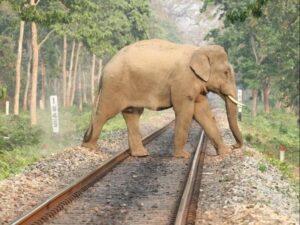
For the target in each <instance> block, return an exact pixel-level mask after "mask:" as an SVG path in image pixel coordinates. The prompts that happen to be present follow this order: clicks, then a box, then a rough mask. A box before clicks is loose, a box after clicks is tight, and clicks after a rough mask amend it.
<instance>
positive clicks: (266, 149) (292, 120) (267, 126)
mask: <svg viewBox="0 0 300 225" xmlns="http://www.w3.org/2000/svg"><path fill="white" fill-rule="evenodd" d="M241 125H242V130H243V133H244V137H245V140H246V141H247V142H248V143H250V144H251V145H253V146H255V147H256V148H257V149H258V150H259V151H261V152H263V153H264V154H266V155H267V156H269V157H271V158H275V159H277V158H279V146H280V145H284V146H285V147H286V148H287V152H286V160H287V162H288V163H290V164H293V165H295V166H299V164H300V163H299V151H300V150H299V127H298V125H297V117H296V116H295V115H294V114H292V113H286V112H283V111H280V110H274V111H272V112H271V113H270V114H268V115H267V114H259V115H258V116H257V117H255V118H252V117H251V115H250V112H248V111H245V112H244V113H243V121H242V123H241Z"/></svg>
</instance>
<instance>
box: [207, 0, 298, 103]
mask: <svg viewBox="0 0 300 225" xmlns="http://www.w3.org/2000/svg"><path fill="white" fill-rule="evenodd" d="M222 2H223V3H224V2H227V3H226V4H227V7H226V10H227V11H226V12H237V13H241V12H243V10H239V8H245V7H246V8H248V7H250V8H251V10H252V9H253V10H257V9H256V8H255V7H256V5H257V7H258V8H259V12H260V13H258V12H256V13H258V14H259V17H256V16H253V15H252V14H253V13H251V14H250V15H248V14H247V15H246V16H245V18H243V19H241V20H240V21H239V20H238V19H237V18H232V20H234V21H235V22H234V23H232V22H226V21H225V29H224V30H213V31H211V32H210V34H209V35H208V36H207V38H214V42H216V43H218V44H221V45H223V46H224V47H225V48H226V49H227V51H228V53H229V57H230V59H231V61H232V62H233V64H234V65H235V66H236V71H237V74H238V82H239V85H240V86H242V87H244V88H255V89H261V88H263V87H264V86H265V85H266V84H268V85H270V84H271V85H272V86H274V88H272V93H271V94H272V95H273V97H274V98H276V99H278V100H281V101H282V102H285V104H286V106H289V105H296V106H297V105H299V91H298V90H299V79H298V73H299V45H298V43H299V16H298V13H299V8H298V5H297V1H296V0H288V1H280V0H275V1H254V2H253V1H252V2H253V3H251V1H247V0H243V1H234V2H232V1H222ZM249 2H250V3H251V4H250V6H249ZM257 2H260V3H257ZM229 3H230V4H229ZM224 4H225V3H224ZM252 4H254V5H255V7H254V8H253V7H252V6H251V5H252ZM233 14H234V13H233ZM242 14H243V13H242ZM233 17H235V16H233ZM237 17H239V16H237ZM242 17H243V16H242Z"/></svg>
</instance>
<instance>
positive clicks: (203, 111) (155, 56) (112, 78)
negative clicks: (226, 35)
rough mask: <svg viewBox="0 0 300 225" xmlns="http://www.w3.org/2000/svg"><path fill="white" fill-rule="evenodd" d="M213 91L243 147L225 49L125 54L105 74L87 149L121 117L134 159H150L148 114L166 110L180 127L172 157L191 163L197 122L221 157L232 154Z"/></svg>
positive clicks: (166, 45) (131, 49)
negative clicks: (190, 137) (189, 145)
mask: <svg viewBox="0 0 300 225" xmlns="http://www.w3.org/2000/svg"><path fill="white" fill-rule="evenodd" d="M209 91H212V92H214V93H217V94H218V95H220V96H221V97H222V98H223V99H224V101H225V103H226V110H227V116H228V122H229V125H230V129H231V131H232V134H233V136H234V138H235V140H236V144H235V145H234V146H233V147H234V148H239V147H241V146H242V144H243V139H242V135H241V132H240V130H239V127H238V123H237V105H236V103H234V102H233V101H232V100H230V98H229V97H228V96H231V98H234V99H236V96H237V90H236V84H235V75H234V71H233V69H232V66H231V65H230V64H229V62H228V58H227V54H226V52H225V50H224V48H223V47H221V46H218V45H206V46H203V47H197V46H192V45H181V44H174V43H171V42H168V41H163V40H146V41H140V42H137V43H135V44H132V45H129V46H127V47H125V48H123V49H121V50H120V51H119V52H118V53H117V54H116V55H115V56H114V57H113V58H112V59H111V60H110V62H109V63H108V64H107V65H106V67H105V68H104V70H103V77H102V83H101V88H100V91H99V93H98V96H97V99H96V102H95V104H94V110H93V116H92V120H91V124H90V127H89V129H88V130H87V131H86V134H85V137H84V140H83V144H82V145H83V146H85V147H88V148H96V147H97V140H98V138H99V135H100V132H101V129H102V127H103V125H104V123H105V122H106V121H107V120H108V119H110V118H111V117H113V116H115V115H116V114H118V113H120V112H122V114H123V117H124V119H125V121H126V124H127V128H128V133H129V146H130V149H131V154H132V155H133V156H146V155H148V151H147V150H146V149H145V148H144V146H143V145H142V141H141V134H140V131H139V118H140V115H141V114H142V112H143V109H144V108H148V109H152V110H162V109H166V108H170V107H173V109H174V112H175V116H176V123H175V138H174V156H176V157H184V158H188V157H189V153H188V152H187V151H185V150H184V149H183V148H184V145H185V143H186V140H187V134H188V128H189V126H190V123H191V120H192V118H194V119H195V120H196V121H197V122H198V123H199V124H200V125H201V126H202V127H203V129H204V130H205V132H206V134H207V135H208V137H209V138H210V139H211V141H212V143H213V144H214V146H215V147H216V149H217V151H218V153H219V154H226V153H228V152H229V147H227V146H225V145H224V143H223V140H222V137H221V135H220V133H219V131H218V129H217V126H216V121H215V119H214V117H213V114H212V112H211V110H210V107H209V104H208V101H207V97H206V94H207V92H209Z"/></svg>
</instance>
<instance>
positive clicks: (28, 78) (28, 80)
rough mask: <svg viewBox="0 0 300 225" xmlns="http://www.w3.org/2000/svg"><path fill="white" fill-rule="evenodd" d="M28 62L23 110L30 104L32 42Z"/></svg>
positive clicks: (29, 46)
mask: <svg viewBox="0 0 300 225" xmlns="http://www.w3.org/2000/svg"><path fill="white" fill-rule="evenodd" d="M28 54H29V57H28V62H27V79H26V86H25V91H24V96H23V111H27V106H28V100H27V99H28V91H29V86H30V75H31V60H32V48H31V45H30V42H29V43H28Z"/></svg>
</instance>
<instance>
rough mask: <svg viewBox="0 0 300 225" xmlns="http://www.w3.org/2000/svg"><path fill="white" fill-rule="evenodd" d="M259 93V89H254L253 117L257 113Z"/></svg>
mask: <svg viewBox="0 0 300 225" xmlns="http://www.w3.org/2000/svg"><path fill="white" fill-rule="evenodd" d="M257 95H258V91H257V89H252V109H251V115H252V117H256V115H257Z"/></svg>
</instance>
